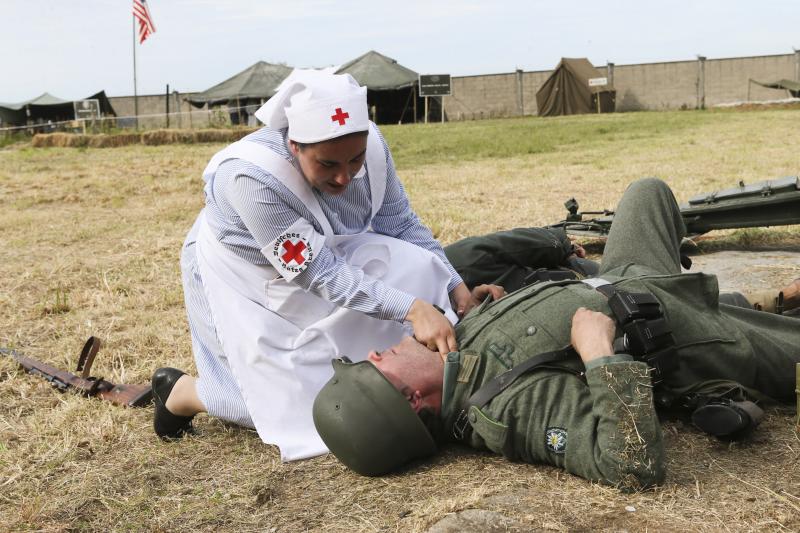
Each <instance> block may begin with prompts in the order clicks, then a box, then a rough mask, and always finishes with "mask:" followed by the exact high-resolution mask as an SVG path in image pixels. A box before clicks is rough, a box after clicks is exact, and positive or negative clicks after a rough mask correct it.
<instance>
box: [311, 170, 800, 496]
mask: <svg viewBox="0 0 800 533" xmlns="http://www.w3.org/2000/svg"><path fill="white" fill-rule="evenodd" d="M683 234H684V228H683V222H682V220H681V217H680V215H679V212H678V207H677V204H676V203H675V199H674V197H673V195H672V192H671V191H670V189H669V188H668V187H667V185H666V184H664V183H663V182H661V181H659V180H656V179H646V180H641V181H638V182H636V183H634V184H633V185H631V186H630V187H629V188H628V190H627V191H626V193H625V195H624V197H623V198H622V201H621V202H620V205H619V208H618V210H617V215H616V218H615V220H614V225H613V227H612V230H611V234H610V235H609V238H608V242H607V244H606V248H605V254H604V257H603V261H602V266H601V269H600V273H599V277H598V278H595V279H594V280H587V281H583V282H582V281H575V280H570V281H554V282H547V283H539V284H535V285H532V286H529V287H526V288H523V289H521V290H519V291H516V292H514V293H512V294H510V295H508V296H505V297H503V298H502V299H500V300H499V301H495V302H490V301H488V299H487V301H486V302H485V303H484V304H483V305H481V306H480V307H479V308H476V309H474V310H473V311H472V312H471V313H470V314H469V315H468V316H467V317H466V318H465V319H463V320H462V321H461V322H460V323H459V324H458V325H457V326H456V334H457V337H458V343H459V348H460V351H459V352H452V353H450V354H448V355H447V357H446V360H445V361H442V360H441V359H440V358H439V357H435V356H434V354H433V352H431V351H430V350H428V349H427V348H426V347H425V346H423V345H421V344H419V343H418V342H416V341H415V340H414V339H413V338H410V337H406V338H405V339H403V341H402V342H401V343H400V344H398V345H397V346H394V347H392V348H390V349H388V350H385V351H383V352H380V353H378V352H372V353H370V354H369V358H368V361H365V362H361V363H356V364H352V363H349V362H348V361H347V360H346V359H343V360H336V361H334V370H335V375H334V377H333V378H332V379H331V380H330V381H329V382H328V383H327V384H326V385H325V387H324V388H323V390H322V391H321V392H320V394H319V395H318V397H317V400H316V402H315V404H314V421H315V424H316V426H317V430H318V431H319V433H320V435H321V436H322V438H323V440H324V441H325V443H326V445H327V446H328V447H329V448H330V450H331V451H332V452H333V453H334V454H335V455H336V456H337V457H338V458H339V459H340V460H341V461H342V462H343V463H344V464H345V465H347V466H348V467H350V468H352V469H353V470H355V471H357V472H359V473H362V474H366V475H380V474H383V473H386V472H388V471H390V470H393V469H395V468H397V467H399V466H401V465H403V464H405V463H407V462H408V461H410V460H413V459H416V458H421V457H425V456H428V455H431V454H433V453H434V452H435V451H436V449H437V443H439V442H441V441H444V440H455V441H461V442H463V443H465V444H468V445H470V446H472V447H475V448H486V449H489V450H491V451H493V452H496V453H500V454H503V455H504V456H506V457H508V458H509V459H514V460H522V461H526V462H533V463H537V462H541V463H550V464H553V465H556V466H560V467H562V468H564V469H566V470H567V471H569V472H571V473H573V474H577V475H579V476H583V477H585V478H588V479H591V480H597V481H601V482H604V483H608V484H612V485H617V486H620V487H622V488H630V489H638V488H642V487H647V486H650V485H653V484H657V483H660V482H662V481H663V479H664V475H665V462H664V445H663V441H662V436H661V428H660V425H659V421H658V417H657V414H656V410H657V409H658V410H659V411H660V410H666V409H670V410H674V411H678V412H683V413H685V414H686V415H687V416H689V417H691V419H692V421H693V422H694V423H695V425H697V426H698V427H699V428H700V429H703V430H705V431H706V432H708V433H711V434H714V435H717V436H719V437H722V438H727V439H736V438H741V437H742V436H744V435H746V434H747V433H748V432H749V431H751V430H752V428H753V427H754V426H755V424H756V423H757V422H758V420H759V418H760V416H761V415H762V414H763V412H762V411H761V409H760V408H759V407H758V406H757V405H756V403H755V402H758V403H765V402H768V401H771V400H778V401H788V400H790V398H792V397H793V393H794V385H795V383H794V371H793V369H794V365H795V363H797V362H800V323H799V322H797V320H796V319H793V318H790V317H786V316H779V315H774V314H768V313H764V312H759V311H755V310H753V309H751V308H745V307H737V306H734V305H728V304H720V303H719V294H718V285H717V280H716V277H715V276H712V275H707V274H703V273H699V272H698V273H685V274H681V268H680V263H679V261H680V255H679V243H680V242H681V239H682V237H683ZM798 283H800V281H795V282H794V284H793V285H791V286H790V287H794V285H797V284H798ZM795 288H796V287H795ZM502 294H503V291H502V289H501V288H499V287H496V286H488V285H483V286H479V287H476V288H475V289H474V295H475V296H484V295H485V296H488V295H492V296H494V297H495V298H497V297H499V296H502ZM738 299H739V300H740V301H743V299H742V298H741V296H739V298H738ZM796 300H797V298H796V297H795V299H793V300H790V301H786V302H784V305H785V306H786V307H792V306H797V305H798V304H800V302H798V301H796ZM743 303H744V304H745V305H746V304H747V302H743ZM622 333H625V335H624V336H622V335H621V334H622ZM654 400H655V405H654Z"/></svg>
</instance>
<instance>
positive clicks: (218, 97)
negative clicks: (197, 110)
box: [186, 61, 293, 124]
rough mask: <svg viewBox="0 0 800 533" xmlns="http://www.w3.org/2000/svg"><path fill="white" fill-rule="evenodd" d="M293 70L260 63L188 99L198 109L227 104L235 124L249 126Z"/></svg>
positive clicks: (264, 62) (284, 66) (283, 66)
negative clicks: (250, 121) (249, 122)
mask: <svg viewBox="0 0 800 533" xmlns="http://www.w3.org/2000/svg"><path fill="white" fill-rule="evenodd" d="M292 70H293V69H292V67H289V66H286V65H274V64H272V63H267V62H266V61H259V62H258V63H255V64H254V65H251V66H250V67H248V68H246V69H244V70H243V71H241V72H239V73H238V74H235V75H233V76H231V77H230V78H228V79H227V80H225V81H223V82H221V83H218V84H216V85H214V86H213V87H211V88H210V89H206V90H205V91H203V92H201V93H195V94H193V95H191V96H189V97H188V98H186V100H187V101H188V102H189V103H190V104H192V105H193V106H195V107H203V106H204V105H206V104H208V106H209V107H212V106H217V105H224V104H227V105H228V107H229V108H232V110H231V111H230V114H231V122H232V123H233V124H247V123H248V118H251V120H252V117H251V115H253V113H255V112H256V110H257V109H258V108H259V107H260V106H261V104H263V103H264V102H266V101H267V100H269V99H270V98H271V97H272V95H274V94H275V90H276V89H277V88H278V85H280V84H281V82H282V81H283V80H285V79H286V77H287V76H288V75H289V74H291V72H292Z"/></svg>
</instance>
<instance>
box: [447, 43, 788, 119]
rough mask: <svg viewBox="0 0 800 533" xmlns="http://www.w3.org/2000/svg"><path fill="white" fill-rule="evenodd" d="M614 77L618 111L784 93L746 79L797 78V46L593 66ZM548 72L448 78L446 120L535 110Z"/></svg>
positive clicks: (764, 97)
mask: <svg viewBox="0 0 800 533" xmlns="http://www.w3.org/2000/svg"><path fill="white" fill-rule="evenodd" d="M596 67H597V70H598V73H599V75H600V76H608V77H609V78H613V83H614V87H615V88H616V90H617V111H639V110H654V111H655V110H666V109H696V108H700V107H708V106H713V105H716V104H721V103H727V102H735V101H746V100H748V86H750V95H749V96H750V98H749V99H750V100H773V99H780V98H786V97H787V96H788V95H787V93H786V91H783V90H775V89H766V88H764V87H760V86H758V85H755V84H749V83H748V80H750V79H756V80H759V81H774V80H779V79H790V80H799V81H800V51H798V52H795V53H793V54H783V55H772V56H754V57H739V58H727V59H703V60H701V59H695V60H690V61H671V62H662V63H643V64H638V65H613V64H611V65H596ZM551 73H552V71H551V70H547V71H533V72H522V71H517V72H512V73H507V74H488V75H482V76H461V77H453V78H452V84H453V85H452V90H453V92H452V95H450V96H446V97H444V105H445V111H446V114H447V118H448V120H473V119H480V118H495V117H514V116H521V115H536V114H537V113H538V109H537V106H536V92H537V91H538V90H539V88H540V87H541V86H542V85H543V84H544V82H545V80H547V78H548V77H549V76H550V74H551Z"/></svg>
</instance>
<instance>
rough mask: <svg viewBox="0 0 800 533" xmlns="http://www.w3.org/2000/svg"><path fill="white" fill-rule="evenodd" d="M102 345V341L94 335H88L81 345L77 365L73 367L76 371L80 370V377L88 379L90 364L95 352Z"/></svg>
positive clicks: (92, 361)
mask: <svg viewBox="0 0 800 533" xmlns="http://www.w3.org/2000/svg"><path fill="white" fill-rule="evenodd" d="M102 345H103V342H102V341H101V340H100V339H99V338H98V337H95V336H91V337H89V338H88V339H87V341H86V344H84V345H83V349H82V350H81V355H80V356H79V357H78V366H77V368H76V369H75V371H76V372H81V377H82V378H83V379H89V374H90V372H91V371H92V364H93V363H94V357H95V356H96V355H97V352H98V351H99V350H100V346H102Z"/></svg>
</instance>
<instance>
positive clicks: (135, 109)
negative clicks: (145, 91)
mask: <svg viewBox="0 0 800 533" xmlns="http://www.w3.org/2000/svg"><path fill="white" fill-rule="evenodd" d="M131 19H133V114H134V115H135V116H136V129H137V130H138V129H139V95H138V94H137V92H136V16H135V15H131Z"/></svg>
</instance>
